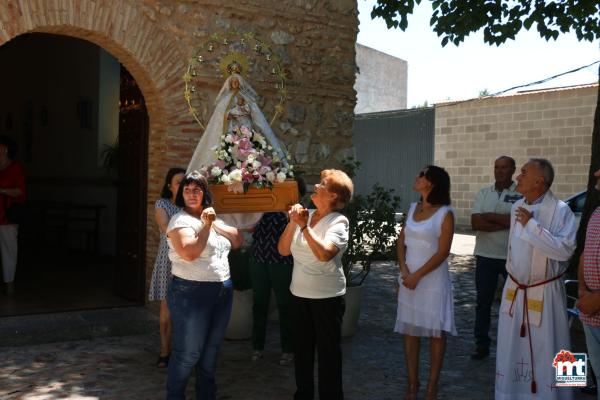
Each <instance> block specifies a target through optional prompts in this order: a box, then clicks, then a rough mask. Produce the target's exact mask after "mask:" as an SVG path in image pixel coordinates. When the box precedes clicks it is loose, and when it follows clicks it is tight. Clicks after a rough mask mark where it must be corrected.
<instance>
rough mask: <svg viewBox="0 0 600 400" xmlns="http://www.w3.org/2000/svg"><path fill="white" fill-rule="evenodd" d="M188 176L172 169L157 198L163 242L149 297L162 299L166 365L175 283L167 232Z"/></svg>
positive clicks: (161, 362) (164, 362)
mask: <svg viewBox="0 0 600 400" xmlns="http://www.w3.org/2000/svg"><path fill="white" fill-rule="evenodd" d="M184 177H185V169H183V168H171V169H170V170H169V172H167V176H166V178H165V184H164V185H163V188H162V191H161V192H160V197H161V198H160V199H158V200H157V201H156V204H155V206H154V208H155V215H154V217H155V219H156V223H157V224H158V228H159V229H160V243H159V245H158V252H157V254H156V261H155V263H154V271H152V281H151V282H150V290H149V295H148V298H149V300H160V322H159V324H160V325H159V326H160V353H159V356H158V361H157V363H156V364H157V366H158V367H159V368H165V367H166V366H167V364H168V363H169V354H170V353H171V317H170V315H169V308H168V306H167V299H166V298H167V287H168V286H169V283H170V282H171V261H170V260H169V246H168V245H167V237H166V235H165V233H166V230H167V225H169V220H170V219H171V217H172V216H173V215H175V214H177V213H178V212H179V210H180V209H179V207H177V206H176V205H175V196H176V195H177V190H178V189H179V184H180V183H181V180H182V179H183V178H184Z"/></svg>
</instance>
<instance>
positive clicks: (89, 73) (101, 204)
mask: <svg viewBox="0 0 600 400" xmlns="http://www.w3.org/2000/svg"><path fill="white" fill-rule="evenodd" d="M111 57H112V56H110V55H108V53H106V52H105V51H104V50H102V49H101V48H100V47H98V46H96V45H94V44H92V43H90V42H87V41H83V40H79V39H75V38H71V37H65V36H59V35H49V34H27V35H23V36H20V37H18V38H15V39H13V40H11V41H10V42H8V43H7V44H6V45H4V46H2V47H0V64H2V65H4V66H5V67H3V68H2V67H0V87H5V88H6V87H9V85H10V83H9V82H15V87H20V88H21V89H19V90H18V91H12V92H11V91H9V92H6V91H5V92H4V96H7V97H8V94H7V93H12V94H11V96H10V97H11V99H10V101H4V102H1V101H0V133H2V134H6V135H9V136H10V137H12V138H13V139H14V140H15V141H16V142H17V143H18V144H19V149H20V151H19V155H18V156H17V161H18V162H20V163H21V164H23V166H24V169H25V173H26V185H27V192H28V193H27V197H28V198H27V205H26V210H27V217H26V218H25V220H24V221H23V222H22V223H21V225H20V227H19V261H18V265H17V272H16V278H15V289H16V290H15V292H14V293H13V294H10V295H9V294H6V293H4V291H3V290H0V317H4V316H13V315H26V314H39V313H52V312H60V311H73V310H85V309H99V308H113V307H122V306H131V305H139V304H143V301H144V299H143V294H144V290H143V289H144V282H145V276H144V265H143V264H144V260H145V254H144V249H145V245H144V243H145V218H146V216H145V204H146V202H145V199H146V186H145V185H146V175H145V174H146V170H147V154H146V152H147V137H148V115H147V111H146V108H145V104H144V99H143V96H142V93H141V91H140V90H139V88H138V87H137V84H136V83H135V80H134V78H133V77H132V76H131V74H130V73H129V72H128V71H127V70H126V69H125V68H124V67H123V66H122V65H120V64H119V63H118V61H116V60H114V59H112V61H111V59H110V58H111ZM36 60H37V61H36ZM39 60H45V62H46V64H45V65H42V64H41V63H40V62H39ZM107 60H108V61H107ZM51 63H54V64H57V65H58V67H56V68H58V70H57V71H52V68H51V67H49V66H48V65H49V64H51ZM111 63H112V67H111ZM115 63H116V69H115ZM7 64H8V65H9V66H12V67H7ZM107 64H108V66H109V67H108V69H109V70H110V68H112V74H113V75H114V76H113V77H112V78H111V77H110V71H109V73H107V72H106V69H107V68H106V65H107ZM32 65H33V67H32ZM103 68H104V70H103ZM2 69H4V70H2ZM49 71H50V72H49ZM115 71H116V72H115ZM115 74H116V75H115ZM36 75H37V76H36ZM107 76H108V78H107ZM115 76H116V78H115ZM111 79H112V80H113V86H114V85H115V82H114V80H115V79H116V80H117V82H116V89H115V90H116V92H115V91H114V90H113V93H112V96H113V100H115V103H118V104H115V106H114V107H110V98H109V99H108V100H107V98H106V96H107V94H106V92H107V90H106V88H107V87H110V80H111ZM107 80H108V83H107ZM2 81H4V82H2ZM32 81H33V82H32ZM57 86H60V88H59V90H57ZM113 89H114V88H113ZM110 95H111V94H110V93H109V94H108V97H110ZM1 96H2V95H0V97H1ZM107 104H108V106H107ZM111 113H116V115H114V114H111ZM107 120H112V121H113V123H114V126H115V129H117V130H118V134H117V136H118V141H114V142H106V143H103V142H102V140H100V139H101V136H102V133H101V132H100V131H101V130H102V129H101V125H102V124H103V123H105V122H106V121H107ZM105 125H106V124H105ZM104 130H105V131H106V127H105V129H104ZM49 153H50V154H49ZM52 154H54V155H52ZM120 154H126V155H127V157H123V156H121V157H119V155H120ZM90 160H92V162H90ZM86 163H87V164H86ZM56 164H61V165H62V166H61V167H60V168H58V167H56ZM88 164H89V165H88Z"/></svg>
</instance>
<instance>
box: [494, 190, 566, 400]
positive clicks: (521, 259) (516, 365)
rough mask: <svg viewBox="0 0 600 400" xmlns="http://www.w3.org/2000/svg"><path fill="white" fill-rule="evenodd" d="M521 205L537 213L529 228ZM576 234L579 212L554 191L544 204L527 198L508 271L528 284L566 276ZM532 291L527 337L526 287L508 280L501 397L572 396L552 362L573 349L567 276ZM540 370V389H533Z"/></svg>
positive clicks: (514, 230) (501, 332) (546, 399)
mask: <svg viewBox="0 0 600 400" xmlns="http://www.w3.org/2000/svg"><path fill="white" fill-rule="evenodd" d="M519 207H524V208H526V209H528V210H529V211H532V212H533V216H532V218H531V219H530V220H529V221H528V222H527V224H526V225H525V226H524V227H523V225H521V223H519V222H517V221H516V210H517V209H518V208H519ZM576 233H577V223H576V220H575V216H574V215H573V212H572V211H571V210H570V209H569V207H568V206H567V204H565V203H564V202H562V201H560V200H558V199H557V198H556V197H555V196H554V195H553V194H552V192H551V191H547V192H546V193H545V195H544V197H543V199H542V200H541V202H540V203H539V204H533V205H528V204H525V201H524V199H521V200H518V201H517V202H515V204H514V205H513V207H512V211H511V223H510V236H509V246H508V256H507V262H506V268H507V271H508V273H509V274H511V275H512V276H513V277H514V278H515V279H516V280H517V281H518V282H519V283H521V284H525V285H531V284H534V283H537V282H543V281H545V280H549V279H551V278H553V277H556V276H558V275H561V274H563V273H564V272H565V270H566V269H567V265H568V260H569V258H570V257H571V255H572V254H573V251H574V250H575V246H576V240H575V236H576ZM515 293H516V298H515V299H514V302H513V298H514V297H515ZM527 295H528V303H529V304H528V314H529V315H528V318H529V324H527V322H525V331H524V332H525V336H524V337H522V336H521V329H522V328H521V326H522V324H523V320H524V319H523V316H524V291H523V289H518V290H517V284H515V283H514V282H513V280H512V279H511V278H510V277H508V278H507V280H506V284H505V286H504V290H503V293H502V303H501V305H500V317H499V322H498V348H497V356H496V400H509V399H510V400H525V399H543V400H552V399H557V400H558V399H572V398H573V392H572V388H567V387H556V386H555V383H556V382H555V369H554V367H553V366H552V362H553V360H554V356H555V354H556V353H558V352H559V351H560V350H562V349H564V350H570V349H571V344H570V339H569V325H568V317H567V312H566V297H565V289H564V283H563V279H562V278H561V279H556V280H553V281H551V282H549V283H546V284H543V285H540V286H536V287H531V288H529V289H527ZM525 317H526V318H527V315H525ZM525 320H526V319H525ZM527 325H529V330H530V331H529V332H527ZM528 333H529V334H530V335H531V348H530V341H529V337H528ZM532 358H533V362H532ZM532 364H533V365H532ZM532 367H533V369H532ZM534 374H535V381H536V387H537V391H536V393H532V378H533V375H534Z"/></svg>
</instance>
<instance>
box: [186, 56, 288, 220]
mask: <svg viewBox="0 0 600 400" xmlns="http://www.w3.org/2000/svg"><path fill="white" fill-rule="evenodd" d="M228 71H230V75H229V77H228V78H227V79H226V80H225V83H224V84H223V87H222V88H221V91H220V92H219V94H218V95H217V98H216V100H215V109H214V111H213V113H212V115H211V117H210V119H209V121H208V123H207V125H206V129H205V130H204V133H203V134H202V137H201V138H200V141H199V142H198V145H197V146H196V150H195V151H194V155H193V156H192V159H191V161H190V163H189V165H188V168H187V173H190V172H191V171H194V170H197V171H200V170H201V169H202V168H203V167H207V166H209V165H211V164H213V163H214V162H215V161H216V155H215V151H214V149H215V147H218V146H219V145H220V143H221V136H222V135H224V134H226V133H228V132H230V131H232V130H233V128H235V127H241V126H246V127H247V128H248V129H251V130H254V131H258V132H260V133H261V134H262V135H263V136H264V137H265V138H266V140H267V142H268V143H269V144H270V145H271V146H273V150H274V152H276V153H277V154H278V155H279V157H280V159H281V161H282V163H283V165H284V166H285V167H288V162H287V159H286V155H285V152H284V151H283V147H282V145H281V143H280V142H279V140H278V139H277V136H275V134H274V133H273V130H272V129H271V126H270V125H269V123H268V122H267V120H266V118H265V116H264V114H263V113H262V111H261V110H260V108H259V107H258V105H257V104H256V100H257V97H258V95H257V94H256V92H255V91H254V89H253V88H252V86H250V84H249V83H248V82H247V81H246V80H245V79H244V77H243V76H242V75H241V74H240V73H239V72H240V67H239V65H238V64H236V63H233V65H230V66H228ZM261 216H262V213H246V214H238V213H236V214H221V215H220V217H221V218H223V219H224V220H225V221H226V222H227V223H228V224H229V225H232V226H236V227H237V228H250V227H252V226H254V225H256V223H257V222H258V221H259V220H260V218H261Z"/></svg>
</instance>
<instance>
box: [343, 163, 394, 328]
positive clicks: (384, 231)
mask: <svg viewBox="0 0 600 400" xmlns="http://www.w3.org/2000/svg"><path fill="white" fill-rule="evenodd" d="M343 166H344V170H345V171H346V173H347V174H348V176H350V177H354V176H355V175H356V169H357V168H358V167H360V162H358V161H355V160H354V159H346V160H345V161H344V163H343ZM399 207H400V197H398V196H395V195H394V189H387V188H385V187H383V186H382V185H380V184H379V183H375V184H374V185H373V188H372V190H371V192H370V193H369V194H367V195H356V196H354V197H353V198H352V200H351V201H350V203H348V205H347V206H346V208H345V209H344V211H343V213H344V215H345V216H346V217H347V218H348V220H349V222H350V225H349V228H350V232H349V238H348V248H347V249H346V252H345V253H344V254H343V255H342V266H343V269H344V274H345V276H346V286H347V287H346V312H345V314H344V320H343V323H342V336H345V337H347V336H352V335H354V334H355V333H356V329H357V326H358V318H359V316H360V303H361V299H362V292H363V287H362V283H363V282H364V280H365V279H366V277H367V276H368V275H369V272H370V271H371V263H372V262H373V261H374V260H391V259H394V257H395V254H394V249H395V243H396V238H397V236H398V221H396V210H397V209H398V208H399Z"/></svg>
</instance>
